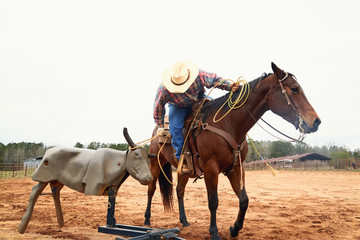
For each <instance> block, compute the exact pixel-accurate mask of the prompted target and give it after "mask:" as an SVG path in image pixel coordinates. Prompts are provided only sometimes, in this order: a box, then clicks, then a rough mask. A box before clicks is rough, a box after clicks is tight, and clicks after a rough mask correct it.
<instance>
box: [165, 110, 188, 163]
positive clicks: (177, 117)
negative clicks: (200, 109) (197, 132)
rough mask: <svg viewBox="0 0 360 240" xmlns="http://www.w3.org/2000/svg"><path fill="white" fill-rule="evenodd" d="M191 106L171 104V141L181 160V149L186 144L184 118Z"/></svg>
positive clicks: (176, 154) (177, 156)
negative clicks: (183, 131) (184, 106)
mask: <svg viewBox="0 0 360 240" xmlns="http://www.w3.org/2000/svg"><path fill="white" fill-rule="evenodd" d="M189 111H191V107H186V108H182V107H177V106H175V105H172V104H169V128H170V134H171V143H172V145H173V147H174V148H175V150H176V153H175V156H176V158H177V159H178V160H179V159H180V154H181V150H182V147H183V144H184V136H183V133H182V129H183V127H184V120H185V118H186V115H187V114H188V112H189Z"/></svg>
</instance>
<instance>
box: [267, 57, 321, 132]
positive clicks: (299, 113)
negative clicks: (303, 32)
mask: <svg viewBox="0 0 360 240" xmlns="http://www.w3.org/2000/svg"><path fill="white" fill-rule="evenodd" d="M271 67H272V69H273V71H274V75H272V76H271V77H273V78H275V79H274V84H275V85H274V86H273V87H272V88H271V90H270V91H269V94H268V99H267V100H268V106H269V108H270V110H271V111H272V112H274V113H275V114H277V115H279V116H281V117H282V118H284V119H285V120H287V121H288V122H290V123H292V124H293V125H294V126H295V128H296V129H299V130H300V132H302V133H311V132H316V131H317V129H318V127H319V125H320V123H321V121H320V118H319V116H318V115H317V114H316V112H315V110H314V109H313V107H312V106H311V105H310V103H309V101H308V100H307V98H306V96H305V93H304V91H303V89H302V88H301V86H300V85H299V83H298V82H297V81H296V79H295V77H294V76H293V75H292V74H290V73H287V72H284V71H283V70H281V69H280V68H278V67H277V66H276V65H275V64H274V63H271Z"/></svg>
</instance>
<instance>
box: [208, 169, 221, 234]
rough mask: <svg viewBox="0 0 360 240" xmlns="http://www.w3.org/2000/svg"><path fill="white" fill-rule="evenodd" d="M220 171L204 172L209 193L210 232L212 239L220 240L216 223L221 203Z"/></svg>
mask: <svg viewBox="0 0 360 240" xmlns="http://www.w3.org/2000/svg"><path fill="white" fill-rule="evenodd" d="M218 178H219V175H218V173H215V172H207V171H205V173H204V179H205V184H206V189H207V194H208V205H209V210H210V228H209V232H210V235H211V239H213V240H215V239H216V240H218V239H220V236H219V234H218V228H217V225H216V211H217V208H218V205H219V199H218V193H217V187H218Z"/></svg>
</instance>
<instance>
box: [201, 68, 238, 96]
mask: <svg viewBox="0 0 360 240" xmlns="http://www.w3.org/2000/svg"><path fill="white" fill-rule="evenodd" d="M199 77H200V78H202V79H204V82H205V87H207V88H212V87H215V88H220V89H222V90H227V91H233V92H235V91H236V90H238V89H239V87H240V85H239V84H238V83H232V82H230V81H228V80H224V79H223V78H222V77H219V76H217V75H216V73H211V72H206V71H202V70H200V72H199Z"/></svg>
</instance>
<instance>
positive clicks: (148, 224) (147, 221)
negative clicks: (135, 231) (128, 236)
mask: <svg viewBox="0 0 360 240" xmlns="http://www.w3.org/2000/svg"><path fill="white" fill-rule="evenodd" d="M143 225H144V226H150V225H151V223H150V220H145V222H144V224H143Z"/></svg>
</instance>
